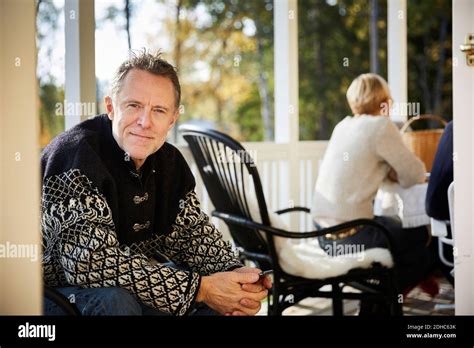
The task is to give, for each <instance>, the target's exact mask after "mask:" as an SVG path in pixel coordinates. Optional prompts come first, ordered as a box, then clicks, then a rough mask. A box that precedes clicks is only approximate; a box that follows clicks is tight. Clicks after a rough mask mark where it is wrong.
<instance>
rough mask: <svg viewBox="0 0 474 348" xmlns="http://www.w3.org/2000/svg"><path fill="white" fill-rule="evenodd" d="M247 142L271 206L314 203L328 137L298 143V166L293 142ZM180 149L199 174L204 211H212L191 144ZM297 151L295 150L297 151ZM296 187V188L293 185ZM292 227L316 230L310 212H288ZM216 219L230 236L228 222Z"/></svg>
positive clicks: (219, 225) (198, 189)
mask: <svg viewBox="0 0 474 348" xmlns="http://www.w3.org/2000/svg"><path fill="white" fill-rule="evenodd" d="M243 146H244V147H245V149H246V150H247V151H249V153H250V155H251V156H252V158H253V159H254V161H255V162H256V164H257V168H258V171H259V174H260V179H261V180H262V185H263V191H264V194H265V199H266V201H267V205H268V209H269V210H272V211H275V210H278V209H283V208H288V207H292V206H305V207H311V203H312V193H313V189H314V184H315V182H316V178H317V175H318V169H319V163H320V160H321V159H322V157H323V155H324V152H325V150H326V146H327V141H301V142H298V143H297V145H296V147H297V149H296V163H297V165H296V166H294V167H293V166H292V163H295V160H293V161H290V158H289V155H290V153H292V151H290V146H291V145H289V144H275V143H263V142H261V143H243ZM179 150H180V151H181V153H182V154H183V156H184V158H185V159H186V161H187V162H188V164H189V166H190V167H191V170H192V172H193V173H194V176H195V178H196V193H197V195H198V197H199V199H200V201H201V206H202V209H203V211H205V212H206V213H207V214H209V215H210V213H211V212H212V210H213V209H214V207H213V205H212V202H211V200H210V198H209V195H208V194H207V191H206V189H205V187H204V184H203V182H202V179H201V176H200V174H199V171H198V169H197V166H196V164H195V162H194V160H193V157H192V155H191V152H190V150H189V148H188V147H187V146H179ZM293 153H295V152H294V151H293ZM290 170H294V171H296V173H294V174H295V175H294V177H295V178H296V180H297V183H296V185H290V182H289V178H290V175H289V174H290V172H289V171H290ZM292 187H293V188H296V189H293V191H294V192H291V191H292ZM283 218H284V219H285V220H286V222H287V224H288V226H289V227H290V229H291V230H294V231H309V230H313V229H314V228H313V226H312V223H311V218H310V215H309V214H301V213H299V214H287V215H286V216H284V217H283ZM212 222H213V223H214V224H215V225H216V226H217V228H218V229H219V230H220V231H221V232H222V233H223V234H224V237H225V238H226V239H229V238H230V235H229V232H228V229H227V227H226V226H225V224H224V223H223V222H222V221H220V220H218V219H216V218H212Z"/></svg>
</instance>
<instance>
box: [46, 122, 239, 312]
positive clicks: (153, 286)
mask: <svg viewBox="0 0 474 348" xmlns="http://www.w3.org/2000/svg"><path fill="white" fill-rule="evenodd" d="M41 165H42V180H43V192H42V202H41V203H42V221H41V222H42V231H43V248H44V255H43V268H44V278H45V282H46V284H47V285H50V286H68V285H69V286H71V285H73V286H80V287H91V288H92V287H121V288H124V289H126V290H128V291H129V292H130V293H132V294H133V295H134V296H135V297H136V298H137V299H138V300H139V301H141V302H142V303H144V304H146V305H149V306H151V307H154V308H156V309H158V310H160V311H163V312H168V313H172V314H175V315H184V314H186V313H187V312H188V311H189V310H190V309H191V307H192V305H193V303H194V300H195V297H196V295H197V292H198V289H199V285H200V279H201V276H202V275H209V274H212V273H215V272H220V271H229V270H232V269H234V268H237V267H240V266H242V265H241V263H240V261H239V260H238V258H237V257H236V255H235V254H234V253H233V251H232V249H231V246H230V244H229V243H226V242H224V240H223V239H222V235H221V234H220V232H219V231H217V229H216V228H215V227H214V226H213V225H212V224H211V223H210V222H209V217H208V216H207V215H206V214H205V213H203V212H202V211H201V209H200V207H199V201H198V198H197V197H196V194H195V192H194V186H195V181H194V177H193V175H192V173H191V171H190V169H189V167H188V165H187V164H186V161H185V160H184V158H183V157H182V155H181V154H180V152H179V151H178V150H177V149H176V148H175V147H173V146H172V145H170V144H168V143H165V144H164V145H163V146H162V147H161V148H160V149H159V150H158V151H157V152H155V153H154V154H152V155H150V156H149V157H148V158H147V160H146V161H145V163H144V164H143V166H142V168H141V170H140V172H137V171H136V169H135V166H134V164H133V161H132V160H131V159H130V158H129V156H128V155H127V154H126V153H125V152H124V151H123V150H122V149H121V148H120V147H119V146H118V145H117V143H116V141H115V139H114V138H113V136H112V129H111V121H110V120H109V119H108V118H107V116H106V115H101V116H97V117H95V118H93V119H90V120H87V121H84V122H82V123H80V124H79V125H77V126H76V127H74V128H72V129H70V130H68V131H66V132H64V133H62V134H61V135H60V136H58V137H57V138H55V139H54V140H53V141H52V142H51V143H50V144H49V145H48V146H47V147H46V148H45V150H44V152H43V154H42V159H41ZM157 254H159V255H164V256H166V257H167V258H169V259H170V260H172V261H173V262H175V263H176V264H177V265H178V266H179V265H182V266H186V269H189V271H183V270H179V269H177V268H171V267H167V266H165V265H164V264H160V263H158V264H153V263H151V262H150V258H152V257H153V256H155V255H157ZM183 268H184V267H183Z"/></svg>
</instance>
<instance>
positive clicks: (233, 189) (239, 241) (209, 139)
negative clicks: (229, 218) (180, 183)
mask: <svg viewBox="0 0 474 348" xmlns="http://www.w3.org/2000/svg"><path fill="white" fill-rule="evenodd" d="M179 131H180V133H181V134H182V136H183V138H184V139H185V141H186V142H187V143H188V144H189V147H190V150H191V153H192V155H193V157H194V159H195V161H196V164H197V167H198V169H199V173H200V174H201V177H202V180H203V182H204V185H205V186H206V189H207V192H208V194H209V197H210V198H211V201H212V204H213V205H214V207H215V209H216V211H218V212H221V213H226V214H233V215H237V216H240V217H242V218H245V219H248V220H253V221H257V220H258V218H260V221H258V222H261V223H263V224H266V225H270V221H269V217H268V211H267V205H266V202H265V198H264V194H263V189H262V184H261V181H260V176H259V174H258V170H257V167H256V164H255V162H254V160H253V159H252V157H251V156H250V154H249V153H248V152H247V151H246V150H245V149H244V148H243V147H242V145H240V144H239V143H238V142H237V141H235V140H234V139H232V138H231V137H229V136H227V135H225V134H223V133H220V132H218V131H215V130H210V129H202V128H199V127H195V126H181V127H180V128H179ZM252 195H254V196H253V197H254V198H252ZM255 198H256V202H257V203H258V206H255ZM228 227H229V231H230V234H231V236H232V238H233V239H234V242H235V243H236V245H237V246H238V247H240V248H243V249H244V250H246V251H249V252H252V253H261V254H268V253H269V249H268V244H267V241H266V240H265V238H263V237H262V235H261V234H260V233H259V231H257V230H254V229H250V228H245V227H238V226H235V225H230V224H228ZM270 243H272V244H273V241H271V242H270Z"/></svg>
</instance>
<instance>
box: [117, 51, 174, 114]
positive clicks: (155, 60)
mask: <svg viewBox="0 0 474 348" xmlns="http://www.w3.org/2000/svg"><path fill="white" fill-rule="evenodd" d="M132 69H139V70H143V71H147V72H149V73H151V74H153V75H157V76H163V77H166V78H168V79H170V81H171V82H172V83H173V87H174V92H175V107H176V109H178V108H179V103H180V100H181V86H180V84H179V79H178V74H177V72H176V69H175V67H174V66H172V65H171V64H170V63H168V62H167V61H166V60H164V59H162V58H161V51H157V52H156V53H153V52H149V51H147V50H146V49H142V50H140V51H138V52H133V51H131V52H130V57H129V58H128V59H127V60H126V61H124V62H123V63H122V64H120V66H119V68H118V69H117V72H116V73H115V76H114V78H113V80H112V85H111V87H110V90H111V94H112V96H113V97H115V96H116V95H117V94H118V92H119V91H120V89H121V88H122V83H123V80H124V79H125V77H126V76H127V74H128V72H129V71H130V70H132Z"/></svg>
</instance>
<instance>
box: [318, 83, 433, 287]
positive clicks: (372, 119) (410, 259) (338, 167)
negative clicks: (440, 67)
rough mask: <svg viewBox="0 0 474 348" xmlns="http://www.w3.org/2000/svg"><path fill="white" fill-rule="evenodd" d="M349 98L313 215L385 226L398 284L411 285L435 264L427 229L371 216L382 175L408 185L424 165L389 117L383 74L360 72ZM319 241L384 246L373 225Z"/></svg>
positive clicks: (419, 178)
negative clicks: (395, 263)
mask: <svg viewBox="0 0 474 348" xmlns="http://www.w3.org/2000/svg"><path fill="white" fill-rule="evenodd" d="M347 101H348V102H349V105H350V108H351V110H352V112H353V114H354V115H353V116H347V117H346V118H344V119H343V120H342V121H341V122H339V124H337V126H336V127H335V128H334V131H333V133H332V136H331V139H330V140H329V144H328V147H327V150H326V153H325V155H324V158H323V161H322V163H321V166H320V171H319V176H318V179H317V182H316V186H315V190H314V197H313V205H312V216H313V219H314V222H315V224H316V226H317V227H318V228H319V227H330V226H334V225H337V224H340V223H342V222H346V221H349V220H355V219H362V218H364V219H374V220H376V221H377V222H379V223H381V224H382V225H384V226H385V227H386V228H387V229H388V230H389V232H390V235H391V237H392V242H393V245H392V249H393V251H394V253H395V254H397V255H396V256H397V260H398V261H399V264H397V267H398V269H399V277H400V278H399V285H400V287H401V288H402V289H409V288H410V287H413V286H414V285H416V284H417V283H418V282H419V281H420V279H422V278H424V277H425V276H427V275H428V273H429V272H430V270H431V268H432V266H433V262H434V261H433V258H432V254H431V252H430V250H429V249H428V248H427V247H426V245H427V243H428V241H429V234H428V231H427V229H426V228H425V227H421V228H412V229H403V228H402V225H401V222H400V220H397V219H395V218H391V217H390V218H389V217H379V216H376V217H374V214H373V201H374V198H375V196H376V193H377V190H378V189H379V187H380V185H381V184H382V182H383V181H384V180H385V179H386V178H389V179H391V180H393V181H398V183H399V184H400V185H401V186H403V187H409V186H412V185H415V184H418V183H422V182H424V180H425V171H426V169H425V166H424V164H423V162H421V161H420V160H419V159H418V158H417V157H416V156H415V155H413V154H412V153H411V152H410V150H409V149H408V148H407V147H406V146H405V145H404V143H403V141H402V137H401V135H400V132H399V130H398V129H397V127H396V126H395V125H394V124H393V123H392V122H391V120H390V118H389V117H388V114H389V110H390V104H391V96H390V91H389V88H388V84H387V82H386V81H385V80H384V79H383V78H382V77H381V76H379V75H376V74H363V75H360V76H358V77H357V78H356V79H355V80H354V81H353V82H352V83H351V85H350V87H349V89H348V90H347ZM319 242H320V245H321V247H323V248H324V250H326V251H328V250H331V248H334V247H335V246H338V245H341V244H342V245H344V244H346V245H347V244H350V245H354V244H356V246H357V247H358V248H359V249H365V250H367V249H370V248H375V247H384V246H386V245H387V244H386V239H385V237H384V235H383V234H382V233H381V232H380V231H379V230H377V229H375V228H373V227H365V228H362V229H356V230H352V231H346V232H344V233H340V234H339V235H337V236H336V238H332V239H328V238H326V237H320V238H319ZM338 249H339V250H340V249H341V248H338Z"/></svg>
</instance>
